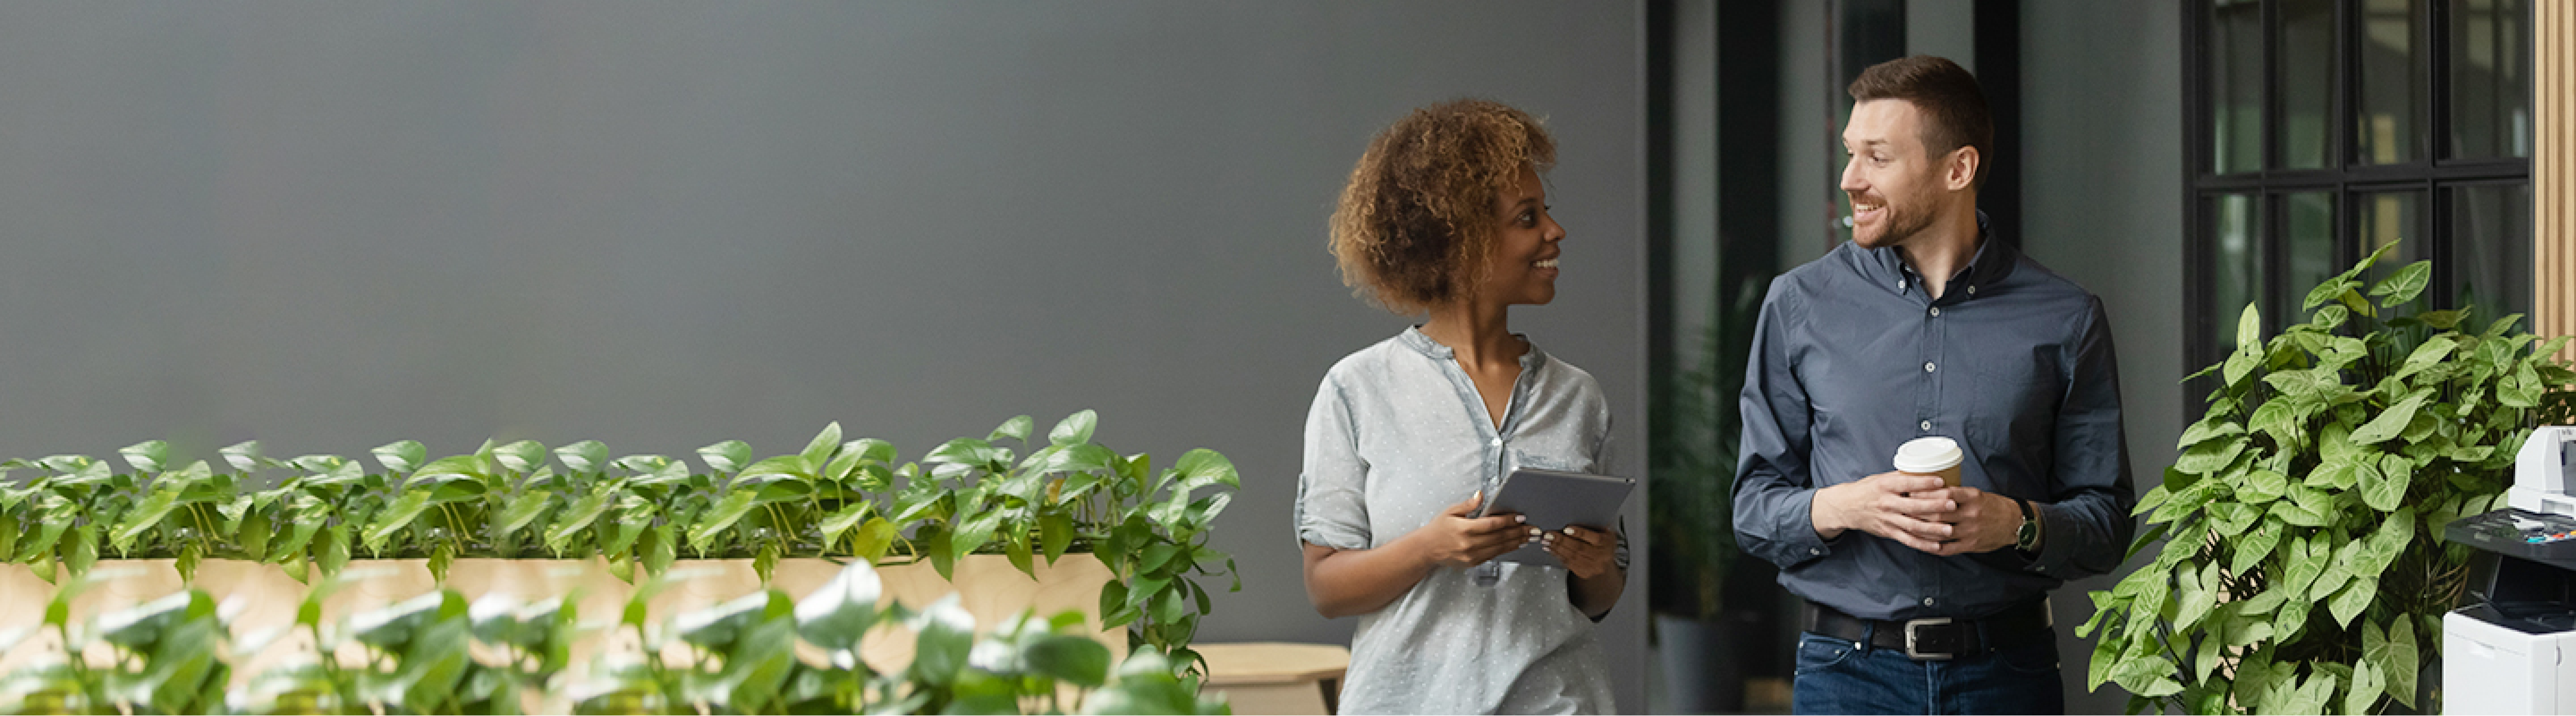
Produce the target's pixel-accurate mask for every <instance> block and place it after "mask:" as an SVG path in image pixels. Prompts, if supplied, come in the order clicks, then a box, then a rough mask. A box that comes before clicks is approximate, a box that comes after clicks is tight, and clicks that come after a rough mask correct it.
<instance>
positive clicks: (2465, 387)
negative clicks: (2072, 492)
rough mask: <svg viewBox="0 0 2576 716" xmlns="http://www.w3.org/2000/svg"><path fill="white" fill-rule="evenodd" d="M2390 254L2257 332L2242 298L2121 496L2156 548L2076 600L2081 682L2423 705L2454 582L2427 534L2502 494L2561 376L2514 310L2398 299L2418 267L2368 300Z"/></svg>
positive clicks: (2411, 296) (2392, 278) (2170, 702)
mask: <svg viewBox="0 0 2576 716" xmlns="http://www.w3.org/2000/svg"><path fill="white" fill-rule="evenodd" d="M2392 245H2393V244H2392ZM2387 251H2388V247H2387V246H2382V247H2381V248H2380V250H2379V251H2378V252H2375V253H2373V254H2372V255H2371V256H2370V257H2369V258H2367V259H2364V260H2362V262H2361V263H2359V264H2356V265H2354V266H2353V267H2352V269H2351V270H2349V271H2345V272H2344V273H2342V274H2340V275H2337V276H2335V277H2333V278H2330V279H2327V280H2326V281H2325V282H2324V283H2322V284H2320V285H2318V286H2317V287H2316V288H2315V289H2314V290H2312V291H2310V292H2309V293H2308V294H2307V300H2306V301H2305V302H2304V304H2303V308H2306V309H2313V312H2312V313H2311V315H2310V320H2308V321H2307V322H2305V323H2299V324H2294V325H2290V326H2287V327H2285V328H2283V329H2282V330H2281V331H2280V332H2279V333H2278V334H2277V335H2274V336H2271V337H2270V338H2269V339H2265V338H2263V337H2261V336H2259V335H2258V334H2259V332H2260V326H2261V321H2260V317H2259V316H2258V315H2257V313H2256V312H2255V310H2254V308H2253V307H2252V306H2248V307H2247V308H2246V310H2245V312H2244V314H2243V317H2242V319H2241V320H2240V321H2239V323H2238V327H2237V348H2236V351H2235V352H2234V353H2233V354H2231V355H2229V356H2228V358H2227V359H2226V360H2225V361H2224V362H2222V363H2219V364H2217V365H2213V366H2210V367H2209V368H2208V369H2206V370H2203V371H2201V372H2200V373H2198V374H2195V375H2194V377H2195V378H2196V377H2199V376H2201V375H2209V374H2213V373H2215V374H2216V375H2217V377H2218V380H2219V387H2218V389H2217V390H2216V391H2214V392H2213V393H2211V394H2210V396H2209V409H2208V413H2207V415H2206V417H2203V418H2202V419H2201V420H2200V421H2198V422H2195V423H2193V424H2192V425H2191V426H2190V427H2189V428H2188V429H2187V430H2185V431H2184V432H2183V435H2182V438H2181V440H2180V442H2179V447H2180V448H2181V449H2182V451H2183V452H2182V455H2181V456H2180V457H2179V458H2178V459H2176V460H2175V462H2174V465H2173V466H2172V467H2171V468H2169V469H2167V470H2166V471H2165V474H2164V479H2163V480H2162V483H2161V484H2158V485H2156V486H2155V487H2154V488H2153V489H2151V490H2149V491H2148V492H2147V493H2146V494H2145V495H2144V496H2142V497H2141V499H2140V500H2139V502H2138V505H2137V509H2136V512H2137V513H2138V514H2144V515H2147V516H2148V521H2149V522H2150V523H2152V527H2151V528H2150V529H2148V530H2147V531H2146V532H2144V533H2142V534H2140V535H2139V536H2138V538H2137V541H2136V542H2135V543H2134V544H2133V545H2132V546H2131V547H2130V554H2131V555H2132V556H2134V555H2136V554H2137V553H2138V552H2140V551H2143V550H2147V549H2149V548H2155V549H2156V552H2155V555H2156V556H2155V558H2154V561H2153V562H2152V563H2150V564H2148V565H2147V566H2146V567H2145V568H2142V569H2139V570H2138V571H2136V572H2134V573H2131V574H2130V575H2128V576H2127V577H2125V578H2123V579H2121V580H2120V582H2119V583H2118V585H2117V586H2116V587H2114V588H2112V589H2110V590H2108V591H2098V592H2093V593H2092V594H2091V595H2090V596H2091V597H2092V600H2093V604H2094V607H2095V612H2094V614H2093V617H2092V619H2090V620H2088V621H2086V622H2085V623H2084V624H2083V625H2082V626H2081V627H2078V628H2077V630H2076V633H2077V635H2078V636H2085V635H2092V636H2094V637H2095V638H2097V639H2098V645H2097V646H2096V647H2095V649H2094V652H2093V658H2092V667H2091V669H2090V673H2089V679H2088V681H2089V683H2090V684H2091V685H2092V686H2093V687H2095V688H2099V687H2100V686H2101V685H2102V684H2104V683H2106V682H2109V683H2118V684H2119V685H2120V686H2121V687H2122V688H2125V689H2127V690H2129V691H2130V692H2131V693H2132V694H2134V697H2133V699H2132V702H2131V707H2132V709H2133V710H2134V709H2137V708H2143V707H2162V708H2168V709H2171V710H2174V711H2189V712H2194V713H2240V712H2253V711H2261V712H2266V713H2273V712H2289V713H2316V712H2319V711H2341V712H2349V713H2377V712H2381V711H2384V710H2387V709H2390V708H2394V707H2399V706H2402V707H2404V708H2410V709H2418V710H2421V711H2423V712H2427V713H2430V712H2437V711H2439V709H2440V704H2439V693H2438V691H2437V690H2436V689H2435V688H2434V687H2435V686H2436V685H2435V684H2433V683H2430V680H2427V679H2423V678H2421V677H2419V673H2420V672H2421V670H2422V669H2424V668H2426V667H2430V666H2432V665H2433V664H2435V663H2436V662H2437V660H2438V657H2437V656H2436V653H2435V652H2436V650H2437V649H2438V648H2439V647H2440V645H2441V615H2442V614H2443V613H2444V612H2446V611H2448V610H2449V609H2450V608H2452V606H2453V605H2454V602H2455V601H2456V600H2457V599H2458V597H2459V595H2460V593H2461V590H2462V589H2463V587H2464V586H2465V582H2466V580H2467V574H2466V560H2467V554H2466V551H2465V550H2464V549H2463V548H2460V547H2458V546H2456V545H2444V544H2443V543H2442V541H2441V531H2442V528H2443V526H2444V525H2446V524H2448V523H2450V522H2451V521H2452V520H2455V519H2458V518H2460V517H2463V516H2469V515H2475V514H2479V513H2483V512H2486V511H2489V510H2491V509H2495V508H2496V507H2499V506H2500V505H2501V504H2502V500H2501V495H2502V492H2503V490H2504V488H2505V487H2506V485H2507V482H2508V481H2509V480H2510V479H2511V471H2512V467H2513V461H2514V456H2515V452H2516V450H2517V449H2519V447H2520V446H2521V443H2522V441H2523V440H2524V439H2525V438H2526V437H2527V436H2528V435H2529V428H2530V427H2532V426H2533V425H2534V423H2535V421H2552V422H2555V421H2563V420H2565V419H2566V418H2567V417H2568V411H2567V405H2568V404H2569V402H2568V398H2569V394H2568V392H2567V389H2568V387H2569V386H2570V385H2571V384H2576V372H2571V371H2570V370H2569V369H2568V367H2567V365H2566V364H2564V363H2562V362H2560V361H2558V360H2557V359H2556V358H2555V357H2554V356H2556V355H2557V354H2558V352H2559V349H2560V348H2561V347H2562V346H2564V345H2565V344H2566V342H2567V340H2568V339H2567V338H2565V337H2559V338H2554V339H2550V340H2548V341H2546V342H2542V343H2540V345H2538V346H2536V347H2535V345H2534V343H2535V342H2538V339H2537V337H2535V336H2532V335H2530V334H2528V333H2523V332H2520V331H2517V330H2515V328H2514V327H2515V326H2516V325H2517V324H2518V323H2519V322H2520V320H2521V317H2520V316H2518V315H2517V316H2504V317H2500V318H2497V319H2494V320H2492V321H2488V322H2484V323H2480V322H2477V319H2479V318H2480V317H2476V316H2473V315H2472V314H2471V312H2470V310H2469V309H2466V308H2461V309H2452V310H2440V311H2433V310H2415V311H2402V310H2400V309H2401V307H2405V306H2408V305H2409V304H2410V303H2411V302H2413V301H2414V300H2415V298H2416V296H2417V295H2418V294H2420V293H2422V292H2423V290H2424V287H2425V285H2426V283H2427V282H2428V279H2429V277H2430V276H2431V271H2432V267H2431V264H2430V263H2429V262H2417V263H2415V264H2413V265H2409V266H2407V267H2405V268H2403V269H2400V270H2398V271H2396V272H2394V273H2392V274H2390V275H2389V276H2388V277H2387V278H2385V279H2383V280H2380V281H2379V282H2377V283H2376V284H2374V285H2371V286H2369V287H2368V293H2367V294H2365V293H2364V292H2363V283H2362V281H2361V280H2359V279H2358V278H2357V277H2359V276H2361V275H2362V273H2363V271H2364V270H2366V269H2368V268H2369V267H2371V266H2372V265H2374V264H2376V263H2377V262H2378V261H2379V259H2380V256H2381V255H2382V254H2384V253H2386V252H2387ZM2372 299H2377V300H2376V301H2375V302H2374V301H2373V300H2372ZM2480 326H2483V328H2481V327H2480ZM2185 380H2190V378H2186V379H2185ZM2159 540H2163V542H2162V546H2161V547H2158V546H2157V543H2158V541H2159Z"/></svg>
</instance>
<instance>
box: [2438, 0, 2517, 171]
mask: <svg viewBox="0 0 2576 716" xmlns="http://www.w3.org/2000/svg"><path fill="white" fill-rule="evenodd" d="M2529 14H2530V8H2527V7H2525V6H2524V4H2523V2H2522V0H2451V18H2450V20H2451V33H2450V35H2451V51H2450V55H2451V69H2450V78H2451V141H2450V145H2449V149H2448V151H2449V156H2450V157H2451V158H2453V159H2489V158H2495V157H2528V156H2531V121H2532V119H2531V83H2532V78H2531V76H2530V75H2529V74H2528V73H2529V72H2530V68H2531V35H2530V29H2531V28H2530V26H2529V25H2527V24H2525V23H2524V22H2523V18H2524V17H2526V16H2528V15H2529Z"/></svg>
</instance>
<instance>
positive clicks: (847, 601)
mask: <svg viewBox="0 0 2576 716" xmlns="http://www.w3.org/2000/svg"><path fill="white" fill-rule="evenodd" d="M884 593H885V586H884V582H883V580H881V579H879V578H878V576H877V571H876V569H875V568H874V567H871V566H869V565H868V563H866V562H852V563H850V565H849V566H846V567H843V568H841V572H840V573H839V574H836V575H834V576H833V577H832V579H831V581H828V582H825V583H823V586H821V587H818V588H816V589H815V590H814V591H813V592H812V593H809V594H807V595H806V596H805V598H804V599H802V600H799V601H797V602H796V632H797V633H798V634H800V635H802V636H804V637H805V641H808V642H812V643H813V644H814V645H815V646H819V647H822V648H823V649H824V650H826V651H827V652H830V651H854V650H856V649H858V648H859V640H860V637H862V636H864V635H865V634H867V632H868V628H869V627H870V626H873V625H874V624H875V623H876V620H877V613H878V612H877V601H878V600H879V599H880V598H882V597H883V596H884Z"/></svg>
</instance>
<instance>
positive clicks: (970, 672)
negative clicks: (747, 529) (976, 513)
mask: <svg viewBox="0 0 2576 716" xmlns="http://www.w3.org/2000/svg"><path fill="white" fill-rule="evenodd" d="M676 574H677V573H676V572H675V573H674V575H676ZM665 584H666V582H664V581H663V579H662V578H654V579H653V580H652V581H651V582H648V583H647V584H646V585H645V586H644V587H643V588H641V589H638V590H637V591H636V593H635V595H634V596H633V597H631V598H630V600H629V602H628V604H627V607H626V610H625V614H624V616H623V617H622V618H621V619H620V620H619V624H618V627H617V628H618V629H619V630H620V631H621V632H626V633H627V634H628V635H630V636H632V637H633V638H632V639H630V640H627V641H625V642H623V643H629V644H635V645H638V646H640V647H641V648H640V649H637V650H635V651H633V652H631V653H605V654H602V655H601V661H602V666H600V667H599V668H595V669H593V673H594V674H595V676H593V677H592V680H591V682H590V683H588V684H587V685H582V686H578V687H576V691H575V692H574V693H572V694H571V697H572V698H571V705H572V708H573V710H574V711H575V712H577V713H675V712H676V713H898V714H903V713H949V714H957V713H967V714H1016V713H1067V712H1071V711H1076V710H1078V711H1079V712H1080V713H1174V714H1193V713H1225V712H1226V711H1225V709H1224V704H1223V702H1222V701H1220V700H1217V699H1213V698H1208V697H1203V696H1200V695H1199V694H1198V684H1197V683H1196V682H1195V681H1194V680H1192V679H1191V678H1190V677H1187V676H1184V675H1181V674H1179V673H1177V669H1176V665H1175V664H1174V663H1173V662H1172V661H1170V660H1168V659H1166V658H1165V657H1164V656H1163V655H1162V654H1160V653H1158V652H1154V651H1151V650H1138V651H1136V652H1134V653H1132V654H1130V656H1129V658H1128V660H1127V662H1126V663H1125V664H1124V665H1120V666H1118V667H1117V668H1116V670H1115V671H1114V672H1113V670H1112V664H1111V662H1110V655H1109V649H1108V648H1107V647H1104V646H1101V645H1100V643H1099V642H1097V641H1094V640H1092V639H1090V638H1089V637H1087V636H1084V635H1083V633H1082V631H1083V630H1082V617H1081V615H1080V614H1078V613H1066V614H1061V615H1057V616H1055V617H1052V618H1040V617H1037V616H1036V615H1034V614H1023V615H1020V616H1019V617H1017V618H1014V619H1011V620H1009V621H1008V622H1006V623H1004V624H1001V625H999V627H998V628H996V629H994V630H992V631H991V633H988V634H985V635H983V636H980V637H979V636H977V635H976V624H975V618H974V616H973V615H971V614H968V613H967V612H966V610H965V609H964V608H963V607H961V606H959V605H958V600H957V597H956V596H955V595H950V596H949V597H947V598H944V599H941V600H939V601H937V602H934V603H932V604H930V605H928V606H927V607H925V608H923V609H920V610H918V611H916V610H914V609H911V608H909V607H907V606H905V605H902V604H898V603H895V602H894V601H892V600H885V599H881V597H882V595H883V590H882V585H881V583H880V582H879V580H878V577H877V575H876V571H875V569H874V568H873V567H870V566H869V565H868V564H866V563H864V562H853V563H851V564H850V565H849V566H847V567H845V568H843V569H842V571H841V573H840V574H839V575H836V576H835V577H834V578H833V579H832V580H831V581H830V582H829V583H827V584H825V585H823V586H822V587H821V588H819V589H816V590H815V591H814V593H812V594H809V595H807V596H806V597H805V598H804V599H801V600H793V599H790V598H788V596H787V594H786V593H784V592H781V591H778V590H776V589H764V590H761V591H758V592H754V593H752V594H749V595H745V596H744V597H742V598H740V599H736V600H733V601H730V602H726V603H723V604H719V605H716V606H714V607H710V608H707V609H704V610H700V611H696V612H691V613H688V614H682V615H679V616H678V617H675V618H672V619H669V620H667V622H666V623H664V624H660V625H654V624H652V623H650V622H649V621H648V620H647V619H646V610H645V604H646V602H648V601H649V600H650V599H651V598H652V596H653V595H654V594H655V593H657V592H659V591H660V589H661V587H662V586H664V585H665ZM881 623H899V624H903V625H905V626H906V627H908V628H910V629H911V630H912V631H913V632H914V642H913V645H914V648H913V660H912V662H911V663H910V664H907V665H905V666H904V667H902V668H900V669H895V670H892V671H887V672H879V671H877V670H875V669H874V668H871V667H870V666H868V664H867V663H866V662H863V661H861V660H860V659H859V652H860V642H861V640H862V639H863V638H865V637H866V636H867V635H868V634H869V633H870V630H871V629H872V628H874V627H875V626H876V625H878V624H881ZM674 639H676V640H678V641H679V642H680V643H683V644H686V645H687V649H686V650H685V651H686V653H687V654H688V656H687V657H685V658H671V657H670V654H671V653H672V650H669V649H666V648H664V646H665V643H666V642H667V641H669V640H674ZM800 642H801V643H803V644H807V645H811V646H812V647H813V648H815V649H817V650H819V651H821V652H822V653H823V655H824V658H823V659H822V661H823V663H821V664H819V665H818V664H814V663H809V662H808V661H806V660H803V659H798V658H796V656H795V653H796V646H797V645H798V644H799V643H800ZM1068 696H1070V697H1071V700H1070V701H1068V700H1066V697H1068Z"/></svg>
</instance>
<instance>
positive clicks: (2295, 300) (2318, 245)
mask: <svg viewBox="0 0 2576 716" xmlns="http://www.w3.org/2000/svg"><path fill="white" fill-rule="evenodd" d="M2281 199H2282V204H2283V209H2284V210H2285V211H2288V212H2290V216H2289V217H2288V218H2289V221H2288V222H2286V223H2287V226H2288V228H2289V231H2288V232H2287V233H2288V235H2287V236H2283V237H2282V238H2284V239H2287V240H2286V241H2284V242H2282V243H2283V248H2284V249H2285V251H2283V253H2284V254H2286V255H2287V258H2286V259H2285V263H2287V264H2288V266H2287V268H2288V269H2289V273H2288V275H2287V276H2286V277H2285V278H2284V280H2285V281H2287V282H2288V285H2285V286H2282V287H2281V290H2282V294H2283V295H2282V297H2281V310H2283V311H2286V312H2289V313H2291V314H2297V315H2305V313H2306V312H2305V311H2302V310H2300V305H2299V304H2301V303H2302V302H2304V301H2306V300H2307V298H2308V290H2309V289H2313V288H2316V287H2317V284H2320V283H2325V281H2326V279H2327V278H2331V277H2333V276H2334V275H2335V274H2339V273H2343V270H2344V268H2346V267H2348V266H2351V264H2349V263H2344V262H2339V261H2337V260H2336V259H2335V237H2334V203H2335V195H2334V193H2333V192H2323V191H2315V192H2302V193H2298V194H2286V195H2283V196H2282V197H2281ZM2285 320H2286V319H2285ZM2283 325H2287V323H2286V322H2285V323H2284V324H2283Z"/></svg>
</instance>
